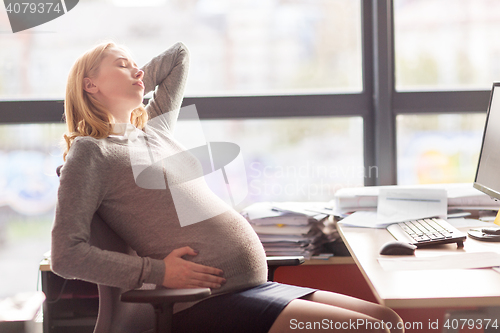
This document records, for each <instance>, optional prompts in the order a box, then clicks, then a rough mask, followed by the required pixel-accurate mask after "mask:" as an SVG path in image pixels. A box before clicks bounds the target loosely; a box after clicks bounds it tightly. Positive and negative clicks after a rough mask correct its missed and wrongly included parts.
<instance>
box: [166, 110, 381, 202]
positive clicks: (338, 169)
mask: <svg viewBox="0 0 500 333" xmlns="http://www.w3.org/2000/svg"><path fill="white" fill-rule="evenodd" d="M181 126H182V124H181V123H180V122H179V123H178V125H177V128H176V131H179V130H182V127H181ZM202 126H203V131H204V133H205V139H206V140H207V141H209V142H212V141H223V142H224V141H226V142H233V143H236V144H237V145H238V146H239V147H240V148H241V154H242V157H243V160H244V164H245V169H246V178H247V184H248V196H247V197H246V199H245V200H244V201H243V202H242V203H240V204H239V205H238V206H237V209H243V208H244V207H245V206H246V205H249V204H251V203H254V202H257V201H306V200H307V201H329V200H331V199H332V198H333V194H334V193H335V191H336V190H338V189H339V188H342V187H350V186H363V184H364V167H363V121H362V118H361V117H335V118H332V117H330V118H323V117H318V118H312V117H311V118H287V119H255V120H205V121H202ZM262 133H266V135H262ZM372 173H373V171H372Z"/></svg>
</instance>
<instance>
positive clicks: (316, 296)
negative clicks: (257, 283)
mask: <svg viewBox="0 0 500 333" xmlns="http://www.w3.org/2000/svg"><path fill="white" fill-rule="evenodd" d="M303 299H306V300H310V301H313V302H319V303H323V304H329V305H333V306H338V307H341V308H344V309H348V310H352V311H356V312H360V313H364V314H366V315H368V316H370V317H373V318H376V319H378V320H381V321H384V323H387V322H390V323H391V324H392V325H391V327H392V328H391V330H390V331H391V332H392V333H401V332H404V329H403V327H404V323H403V321H402V319H401V317H399V315H398V314H397V313H396V312H394V310H392V309H390V308H388V307H385V306H382V305H379V304H376V303H372V302H368V301H365V300H361V299H359V298H354V297H350V296H346V295H342V294H337V293H333V292H328V291H322V290H318V291H316V292H314V293H312V294H310V295H307V296H305V297H303ZM398 323H399V325H398ZM398 327H399V329H398Z"/></svg>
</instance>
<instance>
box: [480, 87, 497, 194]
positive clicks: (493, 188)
mask: <svg viewBox="0 0 500 333" xmlns="http://www.w3.org/2000/svg"><path fill="white" fill-rule="evenodd" d="M474 187H475V188H476V189H478V190H480V191H482V192H484V193H486V194H488V195H489V196H491V197H493V198H495V199H499V200H500V82H495V83H493V88H492V90H491V95H490V103H489V105H488V112H487V114H486V124H485V126H484V132H483V142H482V144H481V153H480V155H479V162H478V165H477V170H476V178H475V179H474Z"/></svg>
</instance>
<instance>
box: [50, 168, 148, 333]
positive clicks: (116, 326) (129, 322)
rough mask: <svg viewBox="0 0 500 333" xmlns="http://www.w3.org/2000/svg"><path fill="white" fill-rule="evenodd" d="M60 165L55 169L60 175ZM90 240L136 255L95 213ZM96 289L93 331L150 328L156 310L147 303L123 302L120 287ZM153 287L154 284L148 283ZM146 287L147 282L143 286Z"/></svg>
mask: <svg viewBox="0 0 500 333" xmlns="http://www.w3.org/2000/svg"><path fill="white" fill-rule="evenodd" d="M61 168H62V165H60V166H59V167H57V169H56V173H57V175H58V176H60V175H61ZM90 244H91V245H93V246H96V247H98V248H100V249H102V250H106V251H115V252H121V253H126V254H129V255H137V254H136V253H135V252H134V251H133V250H132V249H131V248H130V247H129V246H128V245H127V244H126V243H125V241H124V240H123V239H121V238H120V236H118V235H117V234H116V233H115V232H114V231H113V230H112V229H111V228H110V227H109V226H108V225H107V224H106V222H104V220H103V219H101V217H100V216H99V215H98V214H97V213H96V214H94V216H93V218H92V222H91V225H90ZM97 287H98V289H99V313H98V315H97V323H96V325H95V328H94V333H115V332H116V333H142V332H150V331H151V332H153V331H154V324H155V313H154V310H153V307H152V306H151V305H150V304H140V303H125V302H121V301H120V295H121V294H122V293H123V292H124V291H125V290H122V289H120V288H116V287H110V286H105V285H97ZM150 287H151V288H154V286H150ZM145 289H148V286H145Z"/></svg>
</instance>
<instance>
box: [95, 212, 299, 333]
mask: <svg viewBox="0 0 500 333" xmlns="http://www.w3.org/2000/svg"><path fill="white" fill-rule="evenodd" d="M90 241H91V244H92V245H94V246H97V247H99V248H101V249H103V250H108V251H118V252H122V253H128V254H130V255H137V254H136V253H135V252H134V251H132V250H131V249H130V248H129V247H128V246H127V245H126V244H125V242H124V241H123V240H121V238H120V237H119V236H118V235H117V234H116V233H115V232H114V231H113V230H111V228H109V227H108V226H107V224H106V223H105V222H104V221H103V220H102V219H101V218H100V217H99V215H98V214H95V215H94V218H93V220H92V224H91V234H90ZM303 262H304V257H267V264H268V267H269V269H268V278H269V280H270V281H272V279H273V278H274V272H275V271H276V269H277V268H278V267H280V266H296V265H300V264H302V263H303ZM154 288H155V286H154V285H146V286H145V287H143V288H141V289H136V290H130V291H127V292H124V293H123V290H121V289H120V288H115V287H110V286H104V285H98V290H99V313H98V317H97V323H96V326H95V329H94V333H105V332H106V333H107V332H110V333H112V332H120V333H128V332H130V333H137V332H157V333H160V332H161V333H170V332H171V323H172V316H173V306H174V304H175V303H179V302H191V301H197V300H201V299H203V298H205V297H208V296H209V295H210V294H211V292H210V289H209V288H199V289H154Z"/></svg>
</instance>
